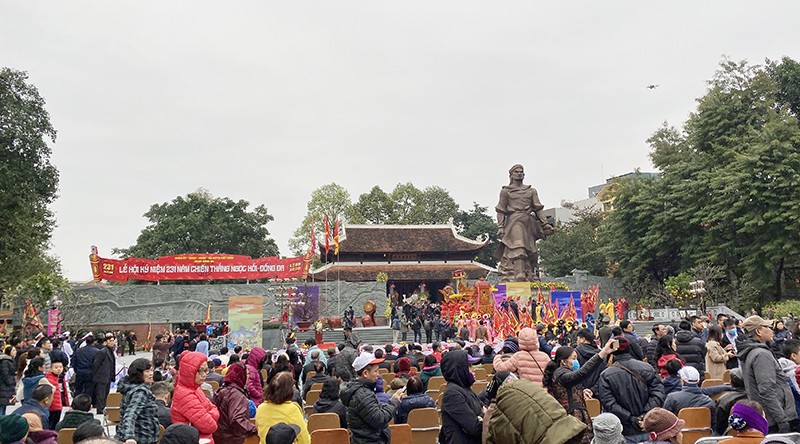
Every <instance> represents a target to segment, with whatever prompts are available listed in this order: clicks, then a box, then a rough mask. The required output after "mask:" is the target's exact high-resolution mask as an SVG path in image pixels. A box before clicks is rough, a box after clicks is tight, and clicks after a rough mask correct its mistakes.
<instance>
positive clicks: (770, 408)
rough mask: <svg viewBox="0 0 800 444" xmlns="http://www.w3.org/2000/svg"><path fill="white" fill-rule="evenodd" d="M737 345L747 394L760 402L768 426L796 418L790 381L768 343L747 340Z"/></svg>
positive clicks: (749, 397)
mask: <svg viewBox="0 0 800 444" xmlns="http://www.w3.org/2000/svg"><path fill="white" fill-rule="evenodd" d="M738 346H739V364H740V365H741V367H742V377H743V378H744V387H745V391H747V398H748V399H751V400H753V401H758V402H759V403H761V405H762V406H763V407H764V412H765V413H766V416H767V422H768V423H769V425H770V426H775V425H779V424H784V423H788V422H790V421H792V420H794V419H796V418H797V411H795V409H794V397H793V396H792V390H791V389H790V388H789V382H788V381H786V376H785V375H784V374H783V371H782V370H781V367H780V365H779V364H778V361H777V360H776V359H775V356H773V355H772V352H771V351H770V350H769V348H768V347H767V345H766V344H763V343H761V342H757V341H753V340H748V341H745V342H742V343H739V344H738Z"/></svg>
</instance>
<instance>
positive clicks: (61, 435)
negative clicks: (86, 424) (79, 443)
mask: <svg viewBox="0 0 800 444" xmlns="http://www.w3.org/2000/svg"><path fill="white" fill-rule="evenodd" d="M74 434H75V429H74V428H66V429H61V430H59V431H58V444H72V435H74Z"/></svg>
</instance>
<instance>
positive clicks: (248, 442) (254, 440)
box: [243, 434, 261, 444]
mask: <svg viewBox="0 0 800 444" xmlns="http://www.w3.org/2000/svg"><path fill="white" fill-rule="evenodd" d="M259 443H261V438H259V437H258V434H255V435H250V436H246V437H245V438H244V443H243V444H259Z"/></svg>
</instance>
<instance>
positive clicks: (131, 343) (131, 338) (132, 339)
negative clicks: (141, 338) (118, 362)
mask: <svg viewBox="0 0 800 444" xmlns="http://www.w3.org/2000/svg"><path fill="white" fill-rule="evenodd" d="M127 340H128V356H131V355H135V354H136V341H137V338H136V332H135V331H132V332H130V333H129V334H128V339H127ZM119 346H120V347H123V349H124V348H125V347H124V344H119Z"/></svg>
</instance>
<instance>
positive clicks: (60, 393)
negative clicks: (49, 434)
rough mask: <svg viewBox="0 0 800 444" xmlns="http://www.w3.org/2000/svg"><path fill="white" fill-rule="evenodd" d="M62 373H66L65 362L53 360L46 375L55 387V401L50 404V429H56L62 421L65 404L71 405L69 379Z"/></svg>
mask: <svg viewBox="0 0 800 444" xmlns="http://www.w3.org/2000/svg"><path fill="white" fill-rule="evenodd" d="M62 373H64V363H63V362H61V361H52V363H51V364H50V371H49V372H47V375H46V376H45V377H46V378H47V382H49V383H50V385H52V386H53V388H54V393H53V402H52V403H51V404H50V418H49V419H48V422H49V424H50V426H49V427H48V429H50V430H55V429H56V425H57V424H58V422H59V421H61V411H62V410H63V408H64V406H65V405H69V389H67V381H65V380H64V378H62V377H61V374H62Z"/></svg>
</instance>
